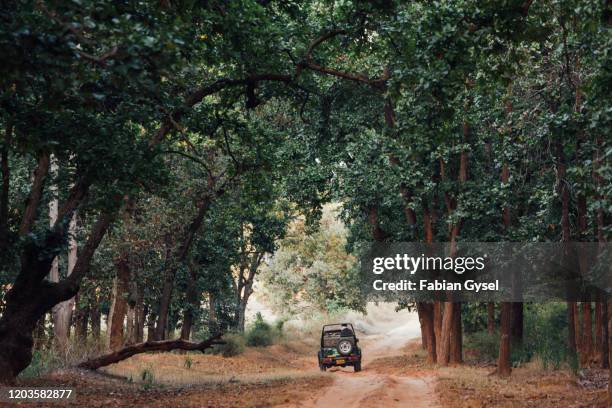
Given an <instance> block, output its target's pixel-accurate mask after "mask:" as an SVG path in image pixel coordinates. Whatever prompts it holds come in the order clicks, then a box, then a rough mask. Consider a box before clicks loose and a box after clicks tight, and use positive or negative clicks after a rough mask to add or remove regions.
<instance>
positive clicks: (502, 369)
mask: <svg viewBox="0 0 612 408" xmlns="http://www.w3.org/2000/svg"><path fill="white" fill-rule="evenodd" d="M510 113H512V104H511V103H510V101H507V102H506V114H507V115H509V114H510ZM502 138H503V134H502ZM500 181H501V183H502V184H508V183H509V181H510V169H509V166H508V163H507V162H504V164H503V166H502V171H501V177H500ZM502 222H503V224H504V230H505V231H506V233H507V232H508V230H509V229H510V223H511V219H510V206H509V205H504V206H503V208H502ZM513 283H514V282H513ZM512 309H513V304H512V303H510V302H502V305H501V328H500V339H499V361H498V364H497V373H498V374H499V375H500V376H502V377H505V376H509V375H510V373H511V371H512V368H511V364H510V344H511V338H512V326H513V325H512ZM521 312H522V305H521ZM521 317H522V315H521ZM521 325H522V321H521ZM521 331H522V327H521Z"/></svg>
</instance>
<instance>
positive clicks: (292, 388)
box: [0, 317, 607, 408]
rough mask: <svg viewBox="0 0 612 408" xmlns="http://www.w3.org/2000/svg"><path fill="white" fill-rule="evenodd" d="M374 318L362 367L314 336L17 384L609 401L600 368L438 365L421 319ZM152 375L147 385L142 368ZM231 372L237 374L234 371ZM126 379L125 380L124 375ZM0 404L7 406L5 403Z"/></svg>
mask: <svg viewBox="0 0 612 408" xmlns="http://www.w3.org/2000/svg"><path fill="white" fill-rule="evenodd" d="M376 320H377V319H376V318H373V319H370V320H369V322H368V323H366V324H361V325H359V324H358V331H359V332H361V333H364V334H362V335H361V337H360V340H361V341H360V345H361V347H362V350H363V354H364V365H363V371H361V372H360V373H354V372H353V369H352V368H350V367H347V368H334V369H330V370H328V371H327V372H326V373H322V372H320V371H319V370H318V367H317V362H316V356H315V354H316V349H317V348H316V346H317V344H316V343H317V342H316V339H315V338H311V339H301V340H299V341H285V342H284V344H277V345H274V346H270V347H266V348H248V349H247V350H246V351H245V352H244V353H243V354H241V355H238V356H235V357H227V358H225V357H222V356H219V355H211V354H195V353H189V354H175V353H160V354H146V355H145V354H143V355H138V356H134V357H132V358H130V359H128V360H125V361H123V362H121V363H119V364H116V365H113V366H110V367H107V368H106V369H104V370H100V371H101V372H99V373H92V372H88V371H83V370H72V369H71V370H63V371H56V372H55V373H53V374H49V375H47V376H45V377H42V378H37V379H28V380H21V381H20V385H21V386H36V387H42V386H54V387H58V386H70V387H74V388H75V389H76V394H77V398H76V400H73V401H70V402H68V403H62V404H57V405H49V404H22V406H39V407H42V406H44V407H51V406H58V407H60V406H62V407H65V406H79V407H153V408H155V407H160V408H161V407H163V408H168V407H172V408H180V407H282V408H293V407H303V408H313V407H334V408H336V407H339V408H342V407H364V408H368V407H380V406H385V407H393V406H398V407H399V406H410V407H417V408H418V407H432V408H433V407H441V408H447V407H448V408H450V407H453V408H454V407H458V408H481V407H504V408H505V407H512V408H514V407H517V408H518V407H538V408H549V407H550V408H552V407H604V406H605V403H604V397H605V385H606V384H607V376H606V375H605V373H604V372H603V371H602V370H590V371H584V372H582V374H581V375H579V376H577V377H576V376H573V375H571V374H569V373H568V372H566V371H562V370H557V371H552V370H542V369H539V368H537V367H536V366H535V365H533V366H527V367H523V368H517V369H515V370H513V375H512V376H511V377H510V379H507V380H505V379H499V378H497V377H496V376H493V375H490V374H491V372H493V371H494V367H492V366H478V365H474V364H466V365H463V366H461V367H455V368H452V367H451V368H443V369H436V368H435V367H432V366H429V365H427V364H426V363H425V352H424V351H423V350H422V348H421V347H420V339H417V338H415V337H417V335H418V333H419V332H418V320H417V319H416V317H411V318H409V319H407V320H404V321H402V323H401V324H400V325H398V324H397V323H396V324H391V323H389V324H385V322H382V323H381V322H377V323H376V325H375V326H376V327H373V325H372V321H376ZM145 372H146V373H147V376H148V381H143V379H142V377H143V373H145ZM228 373H231V374H228ZM126 379H127V381H126ZM0 406H1V403H0Z"/></svg>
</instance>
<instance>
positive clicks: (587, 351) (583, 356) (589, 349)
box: [580, 302, 593, 367]
mask: <svg viewBox="0 0 612 408" xmlns="http://www.w3.org/2000/svg"><path fill="white" fill-rule="evenodd" d="M592 319H593V317H592V316H591V302H582V341H581V342H580V343H581V350H580V363H581V365H582V366H583V367H588V366H589V365H590V361H591V357H592V356H593V323H592Z"/></svg>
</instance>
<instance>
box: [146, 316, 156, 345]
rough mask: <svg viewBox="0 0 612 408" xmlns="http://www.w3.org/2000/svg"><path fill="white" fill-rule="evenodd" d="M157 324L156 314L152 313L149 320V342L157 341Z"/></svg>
mask: <svg viewBox="0 0 612 408" xmlns="http://www.w3.org/2000/svg"><path fill="white" fill-rule="evenodd" d="M155 322H156V316H155V313H150V314H149V319H148V320H147V341H155Z"/></svg>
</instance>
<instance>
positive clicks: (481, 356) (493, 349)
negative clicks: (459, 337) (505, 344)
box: [465, 330, 499, 362]
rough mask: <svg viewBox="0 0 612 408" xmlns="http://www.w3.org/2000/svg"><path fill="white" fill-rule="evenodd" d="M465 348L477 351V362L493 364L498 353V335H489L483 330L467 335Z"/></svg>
mask: <svg viewBox="0 0 612 408" xmlns="http://www.w3.org/2000/svg"><path fill="white" fill-rule="evenodd" d="M465 346H466V347H467V348H470V349H475V350H476V351H477V353H478V360H481V361H488V362H493V361H495V360H497V355H498V352H499V333H494V334H489V332H487V331H486V330H485V331H478V332H474V333H471V334H468V335H467V336H466V340H465Z"/></svg>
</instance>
